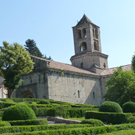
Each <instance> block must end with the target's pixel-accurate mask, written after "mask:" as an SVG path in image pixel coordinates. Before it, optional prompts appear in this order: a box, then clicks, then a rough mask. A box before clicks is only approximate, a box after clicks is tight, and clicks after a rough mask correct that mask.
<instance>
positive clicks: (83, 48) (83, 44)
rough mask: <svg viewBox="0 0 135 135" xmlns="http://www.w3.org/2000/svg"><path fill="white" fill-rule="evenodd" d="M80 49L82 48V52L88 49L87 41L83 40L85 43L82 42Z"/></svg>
mask: <svg viewBox="0 0 135 135" xmlns="http://www.w3.org/2000/svg"><path fill="white" fill-rule="evenodd" d="M80 50H81V52H83V51H86V50H87V44H86V43H85V42H83V43H82V44H81V46H80Z"/></svg>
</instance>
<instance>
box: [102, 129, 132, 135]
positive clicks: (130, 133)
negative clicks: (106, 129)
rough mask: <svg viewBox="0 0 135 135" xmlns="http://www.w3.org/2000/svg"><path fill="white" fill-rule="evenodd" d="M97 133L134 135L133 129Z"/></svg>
mask: <svg viewBox="0 0 135 135" xmlns="http://www.w3.org/2000/svg"><path fill="white" fill-rule="evenodd" d="M99 135H135V130H133V129H132V130H120V131H115V132H111V133H105V134H99Z"/></svg>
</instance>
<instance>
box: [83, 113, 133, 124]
mask: <svg viewBox="0 0 135 135" xmlns="http://www.w3.org/2000/svg"><path fill="white" fill-rule="evenodd" d="M130 116H132V114H131V113H112V112H92V111H91V112H86V113H85V119H90V118H92V119H99V120H101V121H103V122H106V123H112V124H121V123H126V122H127V119H128V118H129V117H130Z"/></svg>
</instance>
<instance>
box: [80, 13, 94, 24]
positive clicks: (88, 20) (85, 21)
mask: <svg viewBox="0 0 135 135" xmlns="http://www.w3.org/2000/svg"><path fill="white" fill-rule="evenodd" d="M84 23H92V21H91V20H90V19H89V18H88V17H87V16H86V15H85V14H84V15H83V17H82V19H81V20H80V21H79V22H78V23H77V25H81V24H84Z"/></svg>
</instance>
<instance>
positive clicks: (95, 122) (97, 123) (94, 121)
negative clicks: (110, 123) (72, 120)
mask: <svg viewBox="0 0 135 135" xmlns="http://www.w3.org/2000/svg"><path fill="white" fill-rule="evenodd" d="M81 124H92V125H93V127H95V126H104V123H103V122H102V121H101V120H97V119H85V120H82V121H81Z"/></svg>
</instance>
